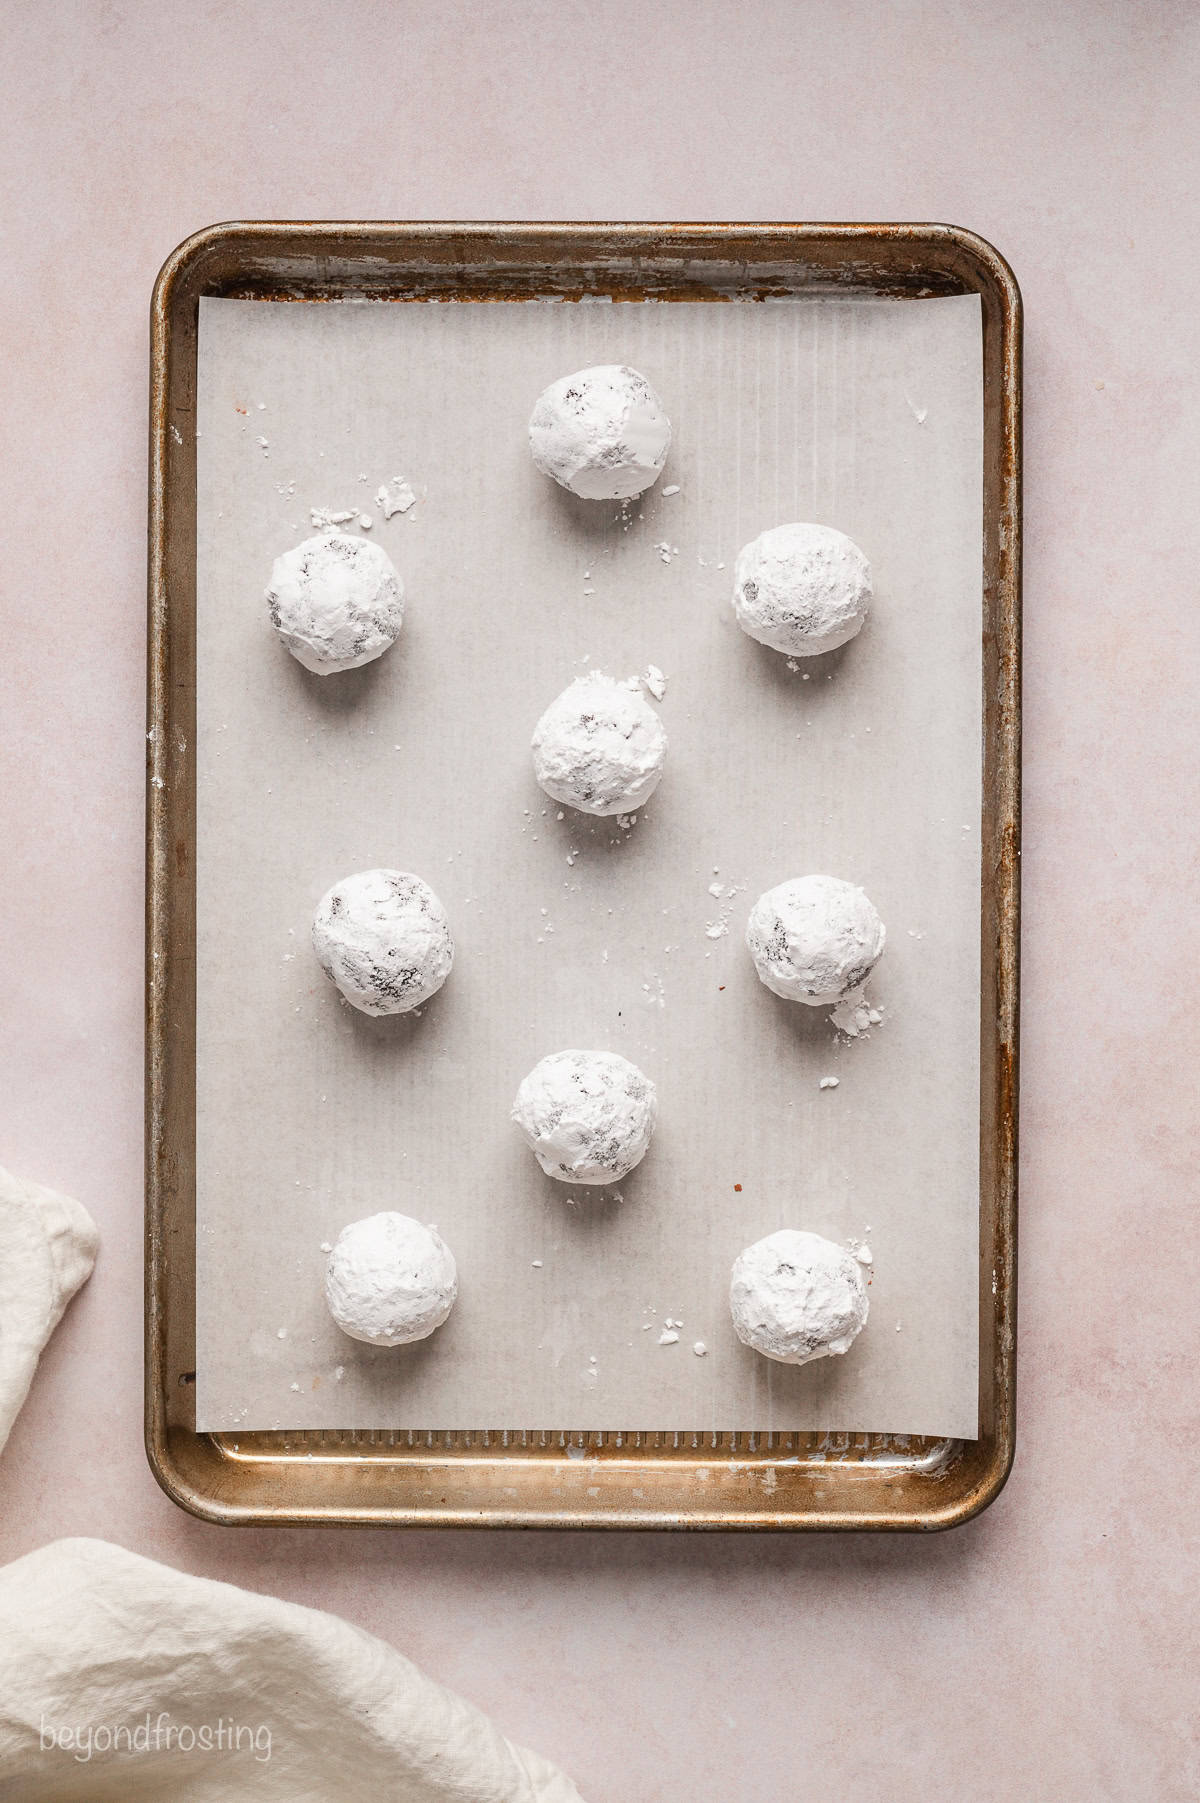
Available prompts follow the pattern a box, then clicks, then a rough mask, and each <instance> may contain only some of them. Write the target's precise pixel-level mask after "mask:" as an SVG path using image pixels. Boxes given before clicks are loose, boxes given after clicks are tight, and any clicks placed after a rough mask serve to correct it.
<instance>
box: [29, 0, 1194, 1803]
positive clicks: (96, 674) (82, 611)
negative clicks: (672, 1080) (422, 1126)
mask: <svg viewBox="0 0 1200 1803" xmlns="http://www.w3.org/2000/svg"><path fill="white" fill-rule="evenodd" d="M618 17H619V18H620V20H621V21H622V28H618V26H617V24H616V21H617V19H618ZM0 18H2V19H3V25H4V48H5V54H4V59H3V66H2V68H0V132H2V133H3V141H4V152H3V157H2V160H0V182H2V183H3V197H2V203H0V216H2V217H3V220H4V222H5V223H4V240H3V242H4V280H3V288H2V291H0V307H2V315H0V318H2V327H3V329H2V335H0V343H2V344H3V347H4V357H5V364H4V368H5V380H4V405H3V408H2V409H0V508H2V510H3V518H4V520H5V522H6V533H5V538H6V544H5V557H4V564H3V583H2V589H0V594H2V597H3V599H2V603H0V605H2V608H3V662H2V664H0V687H2V693H3V708H2V714H0V720H2V725H0V760H2V773H3V789H2V794H3V801H2V803H0V806H2V808H3V870H4V874H3V888H2V894H3V914H2V919H3V932H2V934H0V1019H2V1021H3V1032H4V1047H5V1059H4V1079H3V1083H2V1085H0V1092H2V1093H0V1160H2V1161H3V1162H4V1163H6V1164H8V1165H9V1166H11V1167H12V1168H13V1169H15V1170H17V1171H19V1172H21V1173H23V1174H26V1175H28V1176H31V1177H34V1178H36V1179H38V1180H40V1181H42V1182H46V1183H51V1184H54V1185H56V1186H58V1187H61V1188H64V1189H67V1190H69V1191H70V1192H72V1193H74V1194H76V1195H78V1196H79V1197H80V1198H81V1199H82V1200H83V1201H84V1202H85V1203H86V1204H87V1206H88V1207H89V1208H90V1209H91V1211H92V1212H93V1214H94V1215H95V1217H96V1219H97V1221H98V1222H99V1224H100V1227H101V1230H102V1233H103V1235H104V1247H103V1251H102V1254H101V1262H100V1264H99V1265H98V1267H97V1270H96V1273H95V1276H94V1278H93V1280H92V1282H91V1284H90V1285H89V1287H88V1288H87V1289H86V1290H85V1291H84V1292H83V1294H82V1295H81V1296H80V1298H79V1299H78V1301H77V1302H76V1303H75V1304H73V1306H72V1308H71V1310H70V1312H69V1314H68V1316H67V1319H66V1321H65V1322H64V1324H63V1326H62V1328H61V1329H60V1330H59V1333H58V1334H57V1336H56V1338H55V1340H54V1342H53V1343H52V1345H51V1347H50V1349H49V1351H48V1353H47V1356H46V1358H45V1360H44V1362H43V1368H42V1371H41V1373H40V1375H39V1378H38V1380H37V1384H36V1386H35V1389H34V1392H33V1395H32V1396H31V1398H30V1401H29V1403H28V1405H27V1407H26V1409H25V1411H24V1413H23V1415H22V1417H21V1419H20V1420H19V1422H18V1424H17V1427H16V1429H15V1431H14V1433H13V1436H12V1439H11V1441H10V1443H9V1446H8V1449H7V1450H6V1452H5V1454H4V1456H3V1459H2V1460H0V1557H4V1558H8V1557H12V1556H15V1555H16V1554H18V1553H21V1552H23V1551H26V1550H28V1549H29V1548H32V1547H34V1546H37V1545H39V1544H41V1543H42V1542H44V1541H46V1540H48V1539H50V1538H53V1537H54V1536H57V1535H61V1534H78V1533H86V1534H96V1535H103V1536H106V1537H108V1538H111V1539H114V1540H117V1541H120V1542H122V1543H124V1544H125V1545H127V1546H130V1547H134V1548H136V1549H138V1550H141V1551H144V1552H148V1553H151V1554H154V1555H156V1556H158V1557H160V1558H162V1559H165V1560H168V1561H170V1562H172V1563H175V1564H177V1565H180V1566H183V1567H186V1568H187V1569H188V1570H191V1571H195V1572H201V1573H206V1574H209V1575H211V1576H214V1577H222V1578H227V1579H231V1580H233V1581H235V1582H239V1583H243V1584H246V1585H249V1586H251V1587H253V1588H257V1589H262V1590H273V1591H276V1592H278V1593H280V1594H282V1595H285V1596H288V1597H292V1598H295V1599H296V1600H299V1601H302V1602H308V1603H316V1604H321V1605H325V1606H328V1607H329V1608H332V1609H336V1610H338V1611H340V1612H342V1613H344V1614H346V1615H347V1616H349V1617H350V1618H351V1619H352V1620H354V1621H357V1622H359V1623H361V1624H362V1625H363V1626H364V1627H367V1628H370V1629H372V1630H374V1631H375V1632H377V1633H379V1634H382V1635H384V1636H386V1637H387V1638H388V1639H390V1640H392V1641H393V1642H394V1643H395V1644H396V1645H397V1646H399V1647H400V1648H401V1649H402V1650H403V1651H404V1652H406V1653H408V1654H410V1655H411V1656H412V1657H413V1658H415V1659H417V1660H418V1661H419V1662H420V1663H421V1664H422V1665H424V1666H425V1668H426V1669H427V1670H428V1671H430V1672H431V1673H432V1674H433V1675H435V1676H436V1677H439V1678H441V1679H443V1680H445V1681H446V1682H447V1683H450V1684H452V1685H454V1686H456V1687H458V1688H459V1689H461V1690H462V1691H463V1692H465V1693H466V1694H467V1695H468V1696H470V1697H471V1698H473V1699H474V1700H475V1701H477V1702H479V1703H480V1704H482V1705H483V1706H484V1707H485V1708H487V1709H488V1710H490V1711H491V1712H492V1713H493V1714H494V1716H495V1717H496V1719H497V1720H498V1722H499V1723H500V1724H501V1726H502V1727H503V1728H505V1729H506V1730H507V1731H508V1732H509V1733H511V1734H513V1735H514V1736H517V1737H519V1738H521V1739H523V1740H526V1741H528V1742H529V1743H531V1744H533V1745H535V1746H537V1747H539V1748H541V1749H542V1750H543V1751H544V1752H546V1753H547V1754H549V1755H551V1756H553V1757H555V1758H557V1759H558V1760H560V1761H561V1762H562V1763H563V1764H564V1765H565V1766H566V1767H567V1769H568V1770H569V1771H570V1772H571V1773H572V1774H573V1776H574V1777H575V1778H576V1780H577V1782H578V1783H579V1784H580V1787H581V1789H582V1791H583V1793H584V1795H585V1796H586V1797H587V1798H588V1799H589V1803H650V1800H653V1799H657V1798H660V1797H663V1796H668V1795H669V1796H672V1797H677V1798H684V1797H689V1798H692V1797H694V1798H697V1799H705V1798H710V1797H711V1798H717V1797H720V1798H723V1799H730V1800H739V1803H740V1800H741V1799H743V1798H744V1799H750V1798H757V1797H759V1796H760V1795H764V1794H767V1795H769V1794H772V1793H779V1794H788V1793H790V1794H793V1795H798V1794H805V1795H808V1794H812V1795H817V1794H826V1793H829V1794H836V1795H837V1796H838V1797H839V1798H841V1799H845V1800H846V1803H857V1800H858V1799H875V1798H876V1797H878V1796H881V1795H882V1796H886V1797H887V1798H888V1799H889V1803H907V1800H908V1799H917V1798H921V1799H924V1798H926V1797H928V1796H931V1795H932V1796H950V1795H955V1794H958V1793H960V1792H967V1793H969V1794H970V1795H971V1796H972V1797H974V1798H976V1799H979V1800H980V1803H992V1800H993V1799H994V1800H995V1803H1001V1800H1003V1803H1009V1800H1010V1799H1014V1798H1016V1799H1021V1800H1022V1803H1040V1800H1041V1799H1046V1800H1047V1803H1049V1800H1051V1799H1067V1800H1068V1803H1074V1800H1075V1799H1088V1800H1089V1803H1090V1800H1091V1799H1096V1798H1104V1799H1107V1798H1113V1799H1121V1800H1122V1803H1124V1800H1127V1799H1139V1800H1140V1799H1148V1800H1150V1799H1153V1800H1154V1803H1173V1800H1174V1799H1185V1798H1192V1797H1194V1796H1195V1795H1196V1794H1197V1791H1198V1790H1200V1756H1198V1753H1197V1746H1196V1740H1195V1737H1194V1731H1193V1729H1192V1727H1191V1725H1190V1722H1189V1716H1190V1714H1191V1712H1192V1704H1193V1700H1194V1696H1193V1685H1194V1672H1193V1671H1192V1670H1191V1669H1190V1664H1189V1661H1194V1659H1195V1653H1196V1642H1195V1636H1194V1631H1193V1626H1192V1605H1193V1603H1194V1599H1195V1594H1196V1580H1197V1569H1196V1567H1197V1554H1196V1548H1195V1535H1194V1526H1193V1524H1194V1512H1195V1506H1196V1502H1197V1495H1196V1470H1195V1453H1194V1448H1195V1444H1196V1437H1195V1436H1196V1427H1197V1408H1196V1364H1195V1352H1196V1327H1195V1322H1196V1307H1195V1275H1196V1237H1195V1234H1194V1232H1193V1230H1192V1229H1193V1219H1194V1212H1195V1208H1196V1202H1197V1178H1196V1171H1197V1167H1198V1166H1200V1132H1198V1127H1197V1122H1198V1116H1200V1110H1198V1108H1197V1103H1196V1100H1195V1089H1196V1086H1195V1077H1194V1072H1195V1069H1196V1063H1197V1052H1198V1050H1200V1047H1198V1044H1197V1041H1198V1039H1200V1012H1198V1011H1197V1010H1196V1008H1195V1007H1194V1005H1193V1004H1192V999H1191V996H1190V993H1189V991H1190V987H1191V984H1192V982H1193V981H1194V975H1193V970H1194V957H1193V956H1192V955H1191V954H1190V953H1189V950H1188V947H1189V945H1190V943H1191V933H1192V930H1193V926H1194V921H1195V918H1196V907H1197V899H1198V898H1197V888H1198V886H1200V885H1198V877H1197V859H1196V850H1195V845H1196V827H1195V822H1196V820H1197V817H1198V813H1200V760H1198V758H1197V755H1196V749H1195V746H1196V734H1195V724H1194V716H1195V703H1194V695H1195V692H1196V683H1197V677H1198V675H1200V668H1198V666H1200V611H1198V608H1197V601H1196V595H1195V570H1196V568H1197V562H1198V556H1197V553H1198V549H1200V547H1198V546H1197V536H1198V529H1200V528H1198V521H1200V510H1198V508H1197V505H1196V468H1197V450H1198V449H1200V447H1198V444H1197V437H1198V430H1197V417H1198V416H1197V383H1198V377H1197V370H1198V369H1200V343H1198V339H1200V326H1198V323H1197V321H1198V318H1200V315H1198V314H1197V310H1196V307H1195V304H1194V289H1193V286H1192V284H1193V283H1194V281H1195V279H1196V277H1197V274H1200V270H1198V267H1197V264H1198V252H1197V249H1196V244H1195V241H1194V234H1192V235H1190V236H1188V235H1184V234H1185V231H1186V222H1187V220H1188V219H1189V218H1190V217H1191V216H1192V213H1193V207H1194V196H1195V193H1196V191H1197V187H1198V186H1200V169H1198V168H1197V163H1198V161H1200V157H1198V141H1197V135H1196V132H1195V129H1194V97H1195V93H1196V91H1197V83H1198V81H1200V15H1197V13H1196V11H1195V9H1193V8H1191V7H1189V6H1187V5H1185V4H1182V3H1178V0H1177V3H1175V4H1170V3H1168V4H1165V5H1162V6H1159V7H1156V8H1145V7H1143V6H1142V5H1140V4H1137V3H1136V0H1131V3H1129V4H1118V3H1116V0H1108V3H1107V4H1102V3H1096V0H1093V3H1092V4H1083V3H1079V4H1070V3H1068V0H1053V4H1051V5H1049V6H1046V5H1040V4H1031V3H1028V0H1017V3H1016V4H1013V5H1010V6H1007V7H1004V8H999V7H992V6H988V5H984V4H960V5H955V4H951V3H949V0H938V3H932V4H921V3H920V0H908V3H905V4H895V5H892V6H888V7H880V6H875V5H868V4H866V3H865V0H858V3H852V4H840V5H838V4H834V3H833V0H826V3H824V4H813V5H806V6H798V5H797V6H793V5H786V4H782V3H777V4H773V5H772V4H767V3H766V0H742V3H741V4H740V5H738V6H733V5H730V4H729V3H728V0H723V3H722V4H693V5H686V4H674V5H668V4H659V5H650V6H646V7H643V8H641V9H637V10H635V9H620V12H619V14H618V9H615V8H612V7H606V6H597V7H595V8H588V7H585V6H583V5H580V4H573V3H569V0H558V3H557V4H548V3H544V0H537V3H535V0H518V3H516V4H512V5H505V6H500V5H475V6H470V5H464V4H447V3H443V4H440V5H426V6H416V5H395V6H391V7H388V6H386V5H381V4H379V3H378V0H376V3H374V4H371V5H367V4H363V3H361V0H348V3H346V4H342V5H332V6H331V5H323V6H319V5H315V4H312V3H311V0H293V3H291V4H288V5H286V6H284V5H283V4H280V3H278V0H277V3H276V4H263V3H261V0H247V3H243V4H240V5H232V4H213V3H212V0H208V3H207V4H200V3H193V4H188V5H183V4H178V3H171V4H165V5H164V4H158V5H151V4H149V3H148V0H143V3H142V4H126V5H123V6H122V5H118V4H100V3H96V4H91V5H79V4H75V5H72V4H59V5H56V6H54V7H52V8H43V7H27V6H22V5H19V4H16V3H14V0H7V3H6V4H4V5H3V7H2V8H0ZM238 217H240V218H285V217H298V218H305V217H324V218H338V217H347V218H359V217H364V218H365V217H381V218H404V217H415V218H421V217H426V218H438V217H442V218H454V217H481V218H488V217H492V218H520V217H526V218H530V219H550V218H556V217H576V218H632V219H653V218H664V219H688V218H692V219H739V218H740V219H804V218H808V219H915V220H919V219H939V220H949V221H952V222H954V223H956V224H960V225H965V226H970V227H972V228H973V229H975V230H977V231H979V232H981V233H983V234H984V236H986V237H988V238H990V239H991V240H992V241H993V242H994V243H995V244H996V245H997V246H998V247H999V248H1000V249H1001V250H1002V251H1003V252H1004V254H1005V255H1006V256H1007V257H1008V258H1009V260H1010V261H1011V263H1012V265H1013V267H1014V269H1015V270H1016V273H1017V276H1018V279H1019V281H1020V282H1021V285H1022V288H1023V290H1024V295H1025V301H1026V307H1027V334H1026V376H1027V391H1026V392H1027V409H1026V440H1025V448H1026V480H1027V515H1026V519H1027V537H1026V547H1027V552H1026V565H1025V574H1026V587H1025V629H1026V640H1025V644H1026V661H1025V673H1026V691H1025V693H1026V704H1025V733H1026V737H1025V747H1026V767H1025V768H1026V789H1025V796H1026V815H1025V821H1026V838H1025V859H1024V865H1025V870H1024V875H1025V909H1026V913H1025V939H1024V1036H1023V1081H1022V1107H1023V1136H1022V1157H1021V1175H1022V1206H1021V1338H1020V1356H1021V1390H1020V1424H1019V1444H1018V1454H1017V1464H1016V1469H1015V1472H1014V1475H1013V1477H1012V1479H1011V1481H1010V1483H1009V1486H1008V1488H1007V1490H1006V1491H1005V1493H1004V1495H1003V1496H1002V1497H1001V1498H1000V1500H999V1501H998V1502H997V1503H996V1505H995V1506H994V1507H993V1508H992V1509H991V1510H990V1511H989V1512H988V1513H987V1514H986V1515H985V1516H983V1517H982V1518H981V1519H980V1520H979V1521H978V1522H976V1523H974V1524H972V1525H971V1526H968V1527H966V1528H964V1529H961V1530H959V1531H957V1532H955V1533H953V1534H950V1535H946V1536H942V1537H938V1538H935V1539H932V1540H929V1541H917V1540H912V1539H876V1540H869V1539H849V1538H847V1539H838V1538H834V1537H822V1538H803V1539H801V1538H792V1539H779V1540H770V1539H763V1538H747V1539H736V1538H733V1537H728V1538H695V1539H689V1538H686V1537H663V1536H655V1537H640V1538H639V1537H635V1536H628V1537H626V1536H595V1537H586V1536H570V1535H568V1536H562V1537H558V1536H551V1535H537V1534H530V1535H526V1536H518V1535H483V1534H469V1535H457V1536H455V1535H445V1536H436V1535H429V1534H426V1535H414V1536H403V1535H396V1534H382V1533H367V1534H340V1533H334V1532H316V1533H311V1532H303V1531H295V1532H287V1533H284V1532H266V1531H254V1530H246V1531H239V1530H224V1529H219V1528H215V1527H210V1526H205V1525H202V1524H200V1523H198V1522H195V1521H192V1520H191V1519H189V1518H188V1517H187V1516H185V1515H183V1514H182V1513H181V1512H180V1511H179V1510H177V1509H176V1508H175V1507H174V1506H173V1505H172V1504H171V1503H169V1502H168V1501H167V1500H166V1498H165V1497H163V1496H162V1495H161V1493H160V1492H159V1491H158V1489H157V1488H156V1486H155V1484H154V1481H153V1479H152V1478H151V1476H150V1473H149V1470H148V1468H147V1466H146V1464H145V1460H144V1457H143V1453H142V1447H141V1201H142V1196H141V1143H142V1122H141V1051H142V992H141V954H142V930H141V908H142V781H143V730H144V728H143V658H144V627H143V618H144V522H145V437H146V423H145V421H146V313H147V304H148V299H149V293H150V287H151V284H152V282H153V279H154V275H155V273H156V271H157V269H158V266H159V264H160V263H161V262H162V260H163V258H164V257H165V255H166V254H167V252H168V251H169V250H170V249H171V248H172V246H173V245H174V244H175V243H176V242H178V240H179V239H181V238H182V237H184V236H185V235H186V234H187V233H189V232H190V231H192V230H193V229H194V228H196V227H198V226H201V225H204V224H208V223H210V222H212V221H214V220H219V219H226V218H238ZM97 1447H102V1448H103V1449H104V1450H103V1452H102V1453H100V1454H98V1453H97V1451H96V1449H97Z"/></svg>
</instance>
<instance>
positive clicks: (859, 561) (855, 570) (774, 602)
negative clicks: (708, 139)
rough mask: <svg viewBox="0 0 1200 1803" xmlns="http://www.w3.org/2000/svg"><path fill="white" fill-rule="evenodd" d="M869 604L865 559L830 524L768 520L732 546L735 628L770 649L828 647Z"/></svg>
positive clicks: (804, 653) (801, 652) (855, 626)
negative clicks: (736, 548) (767, 525)
mask: <svg viewBox="0 0 1200 1803" xmlns="http://www.w3.org/2000/svg"><path fill="white" fill-rule="evenodd" d="M870 606H871V566H870V564H869V563H868V562H867V560H866V558H865V557H864V556H863V554H862V552H861V551H860V550H859V548H858V546H857V545H856V544H855V543H854V541H853V539H849V538H847V537H846V534H845V533H844V532H838V531H836V530H835V529H834V527H832V526H808V525H793V526H772V527H771V529H770V531H769V532H761V533H760V534H759V536H758V537H757V538H755V539H752V540H751V541H750V543H749V544H748V545H744V546H743V547H742V549H741V550H740V551H739V552H738V558H737V562H736V564H735V565H734V578H733V611H734V613H735V614H736V615H737V619H738V625H739V626H740V627H741V629H742V631H743V632H747V633H749V635H750V637H751V638H752V639H757V640H758V642H759V644H760V645H770V647H771V649H772V650H773V651H786V652H787V653H788V655H789V656H790V657H816V656H817V655H818V654H819V653H820V652H822V651H836V649H837V647H838V646H839V645H844V644H846V643H847V641H848V640H849V639H852V638H853V637H854V635H855V634H856V633H857V632H858V631H859V630H860V629H861V627H862V624H863V622H864V620H865V619H866V617H867V614H868V611H869V610H870Z"/></svg>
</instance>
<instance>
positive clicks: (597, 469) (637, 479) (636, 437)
mask: <svg viewBox="0 0 1200 1803" xmlns="http://www.w3.org/2000/svg"><path fill="white" fill-rule="evenodd" d="M670 445H671V422H670V420H669V419H668V418H667V415H666V410H665V408H664V407H663V404H662V402H661V401H660V400H659V398H658V396H657V395H656V394H655V392H654V390H653V388H651V386H650V384H649V382H647V380H646V378H645V376H643V375H640V374H639V373H638V371H637V370H636V369H630V368H629V367H628V365H627V364H624V363H600V364H597V365H595V367H594V368H592V369H581V370H577V371H576V373H575V374H574V375H573V376H561V377H560V378H559V380H558V381H557V382H551V384H550V386H549V388H547V389H544V390H543V392H542V393H541V394H540V395H539V396H538V398H537V402H536V403H535V405H534V409H533V414H532V417H531V418H530V421H529V448H530V450H531V451H532V453H533V461H534V462H535V463H536V464H537V467H538V468H539V469H540V470H541V471H542V473H543V475H546V476H553V478H554V480H555V481H556V482H557V483H558V484H559V485H560V486H561V487H562V488H568V489H570V491H571V493H572V494H574V495H582V496H583V497H584V499H585V500H588V501H626V500H630V499H631V498H632V497H633V496H634V495H640V494H642V493H643V491H644V490H645V489H647V488H649V487H650V485H651V484H652V483H653V482H656V481H657V480H658V474H659V471H660V470H661V469H662V466H663V464H664V462H665V461H666V456H667V452H668V450H669V449H670Z"/></svg>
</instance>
